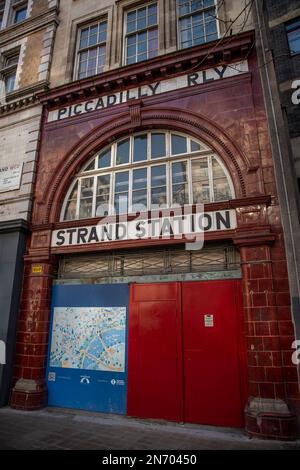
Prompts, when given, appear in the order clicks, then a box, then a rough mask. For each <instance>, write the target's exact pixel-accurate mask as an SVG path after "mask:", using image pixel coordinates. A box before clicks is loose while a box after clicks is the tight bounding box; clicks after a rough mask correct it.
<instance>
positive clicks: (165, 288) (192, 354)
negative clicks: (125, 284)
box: [127, 280, 244, 427]
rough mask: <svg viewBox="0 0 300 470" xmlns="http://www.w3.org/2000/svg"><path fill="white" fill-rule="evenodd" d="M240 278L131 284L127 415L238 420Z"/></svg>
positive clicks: (213, 421) (224, 422)
mask: <svg viewBox="0 0 300 470" xmlns="http://www.w3.org/2000/svg"><path fill="white" fill-rule="evenodd" d="M241 314H242V309H241V284H240V281H236V280H233V281H232V280H226V281H201V282H184V283H182V284H181V283H162V284H134V285H132V286H131V307H130V318H129V354H128V398H127V413H128V415H130V416H138V417H142V418H160V419H167V420H173V421H186V422H191V423H201V424H211V425H220V426H221V425H223V426H237V427H239V426H243V406H244V400H243V385H244V382H243V373H242V372H243V370H244V369H243V367H242V365H243V364H242V363H243V354H244V348H243V342H242V337H243V333H242V329H241V324H242V322H241Z"/></svg>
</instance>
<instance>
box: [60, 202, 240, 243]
mask: <svg viewBox="0 0 300 470" xmlns="http://www.w3.org/2000/svg"><path fill="white" fill-rule="evenodd" d="M236 225H237V224H236V213H235V210H234V209H229V210H222V211H215V212H197V213H195V214H185V215H167V216H162V217H157V218H151V219H140V218H139V217H137V218H136V219H134V220H130V221H126V220H124V221H122V220H121V221H113V222H105V221H103V220H102V221H101V222H99V223H98V224H97V225H90V226H86V227H70V228H64V229H60V230H54V231H53V233H52V242H51V246H52V247H53V248H60V247H66V246H73V245H90V244H95V243H107V242H115V241H119V242H120V241H126V240H151V239H164V240H165V239H184V240H185V241H186V242H187V243H189V244H192V243H194V242H201V241H203V240H204V234H205V233H206V232H212V231H222V230H232V229H235V228H236Z"/></svg>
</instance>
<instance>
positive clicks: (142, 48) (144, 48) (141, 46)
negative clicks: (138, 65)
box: [138, 42, 147, 54]
mask: <svg viewBox="0 0 300 470" xmlns="http://www.w3.org/2000/svg"><path fill="white" fill-rule="evenodd" d="M141 52H147V43H146V42H139V43H138V54H140V53H141Z"/></svg>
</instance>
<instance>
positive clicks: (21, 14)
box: [12, 0, 28, 23]
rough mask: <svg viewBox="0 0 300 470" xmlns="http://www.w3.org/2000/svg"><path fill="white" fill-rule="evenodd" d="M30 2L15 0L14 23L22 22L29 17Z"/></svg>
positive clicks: (13, 4)
mask: <svg viewBox="0 0 300 470" xmlns="http://www.w3.org/2000/svg"><path fill="white" fill-rule="evenodd" d="M27 7H28V2H24V1H19V0H15V1H13V3H12V9H13V12H12V13H13V23H20V22H21V21H24V20H26V18H27Z"/></svg>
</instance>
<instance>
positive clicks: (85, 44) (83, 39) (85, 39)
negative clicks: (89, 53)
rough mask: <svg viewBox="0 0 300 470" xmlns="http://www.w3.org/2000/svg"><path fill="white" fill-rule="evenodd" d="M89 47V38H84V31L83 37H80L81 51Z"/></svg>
mask: <svg viewBox="0 0 300 470" xmlns="http://www.w3.org/2000/svg"><path fill="white" fill-rule="evenodd" d="M87 45H88V37H87V36H83V31H82V32H81V36H80V44H79V49H83V48H84V47H87Z"/></svg>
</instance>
